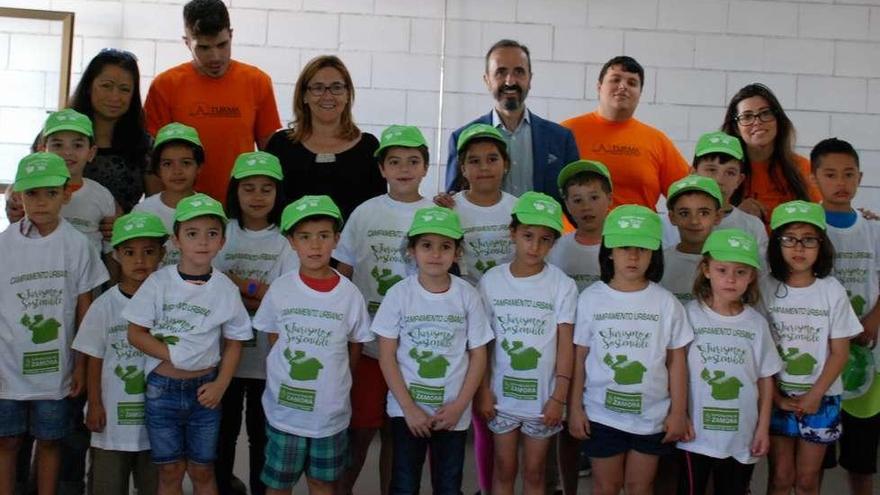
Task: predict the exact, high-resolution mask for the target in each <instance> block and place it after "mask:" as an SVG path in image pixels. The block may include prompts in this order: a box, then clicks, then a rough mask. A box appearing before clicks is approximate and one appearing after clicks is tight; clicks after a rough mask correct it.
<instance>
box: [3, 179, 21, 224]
mask: <svg viewBox="0 0 880 495" xmlns="http://www.w3.org/2000/svg"><path fill="white" fill-rule="evenodd" d="M22 218H24V206H22V204H21V193H17V192H13V191H12V187H11V186H10V187H8V188H7V189H6V219H7V220H9V223H15V222H17V221H19V220H21V219H22Z"/></svg>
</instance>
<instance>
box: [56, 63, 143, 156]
mask: <svg viewBox="0 0 880 495" xmlns="http://www.w3.org/2000/svg"><path fill="white" fill-rule="evenodd" d="M108 65H115V66H116V67H119V68H120V69H122V70H124V71H126V72H128V73H129V74H131V80H132V86H131V104H129V106H128V110H127V111H126V112H125V113H124V114H123V115H122V116H121V117H119V120H117V121H116V124H115V125H114V126H113V141H112V142H111V143H110V146H111V147H112V148H113V150H114V151H115V152H117V153H119V154H120V155H121V156H122V157H123V158H124V159H125V161H126V162H127V163H129V164H139V165H141V166H143V165H144V160H145V157H146V155H147V152H148V151H149V139H148V138H147V132H146V129H145V127H144V109H143V107H142V106H141V75H140V70H139V69H138V63H137V58H136V57H135V56H134V55H133V54H132V53H131V52H127V51H125V50H117V49H116V48H104V49H103V50H101V51H100V52H98V54H97V55H95V56H94V58H92V60H91V61H90V62H89V65H88V66H86V70H85V71H83V74H82V78H80V80H79V83H78V84H77V85H76V89H75V90H74V91H73V95H72V96H71V98H70V108H72V109H74V110H76V111H77V112H79V113H81V114H83V115H85V116H86V117H88V118H89V119H91V120H92V122H94V121H95V108H94V107H93V106H92V84H93V83H94V82H95V79H96V78H97V77H98V75H100V74H101V72H102V71H103V70H104V67H107V66H108Z"/></svg>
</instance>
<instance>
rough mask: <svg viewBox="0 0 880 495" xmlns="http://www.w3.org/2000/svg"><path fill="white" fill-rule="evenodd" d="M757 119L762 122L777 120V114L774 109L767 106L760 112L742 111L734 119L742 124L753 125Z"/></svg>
mask: <svg viewBox="0 0 880 495" xmlns="http://www.w3.org/2000/svg"><path fill="white" fill-rule="evenodd" d="M755 119H757V120H760V121H761V122H772V121H774V120H776V114H775V113H773V110H770V109H769V108H765V109H764V110H761V111H760V112H758V113H751V112H749V113H741V114H739V115H737V116H736V118H735V119H734V120H736V121H737V122H739V124H740V125H752V124H754V123H755Z"/></svg>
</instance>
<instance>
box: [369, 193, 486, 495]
mask: <svg viewBox="0 0 880 495" xmlns="http://www.w3.org/2000/svg"><path fill="white" fill-rule="evenodd" d="M462 236H463V231H462V227H461V224H460V222H459V219H458V215H457V214H456V213H455V212H454V211H452V210H450V209H448V208H441V207H432V208H423V209H420V210H418V211H417V212H416V214H415V216H414V217H413V220H412V226H411V227H410V229H409V232H408V233H407V238H408V242H407V250H408V253H409V255H410V256H411V257H412V258H414V259H415V263H416V265H417V266H418V273H417V274H414V275H410V276H409V277H407V278H405V279H403V280H402V281H400V282H399V283H397V284H396V285H395V286H394V287H392V288H391V290H389V291H388V294H387V295H386V297H385V299H384V300H383V301H382V304H381V305H380V306H379V311H378V312H377V313H376V317H375V318H374V319H373V325H372V331H373V333H375V334H376V335H378V336H379V362H380V364H381V366H382V374H383V375H384V376H385V381H386V382H387V383H388V387H389V389H390V393H389V395H388V416H390V417H391V435H392V439H393V441H394V454H393V463H392V470H391V487H390V491H391V493H418V492H419V489H420V485H421V483H420V481H421V474H422V467H423V464H424V462H425V454H426V453H427V451H428V449H430V451H431V484H432V486H433V488H434V492H435V493H461V482H462V465H463V462H464V457H465V442H466V440H467V429H468V425H469V424H470V422H471V418H470V416H471V410H470V409H471V399H472V398H473V396H474V393H475V392H476V390H477V387H478V386H479V384H480V381H481V380H482V379H483V373H484V372H485V369H486V348H485V345H486V343H487V342H489V341H491V340H492V339H493V337H494V336H493V334H492V330H491V328H490V327H489V321H488V319H487V318H486V310H485V308H484V307H483V304H482V301H481V300H480V297H479V293H478V292H477V290H476V289H474V288H473V286H471V285H470V284H468V283H467V282H465V281H464V280H462V279H460V278H458V277H455V276H452V275H450V274H449V270H450V268H452V265H453V263H454V262H455V260H456V258H458V257H459V255H460V254H461V242H462Z"/></svg>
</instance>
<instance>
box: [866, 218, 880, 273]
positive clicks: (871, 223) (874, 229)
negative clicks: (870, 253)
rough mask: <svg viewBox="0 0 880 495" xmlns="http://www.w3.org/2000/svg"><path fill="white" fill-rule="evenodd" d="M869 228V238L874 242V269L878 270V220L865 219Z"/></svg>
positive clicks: (879, 245) (879, 270)
mask: <svg viewBox="0 0 880 495" xmlns="http://www.w3.org/2000/svg"><path fill="white" fill-rule="evenodd" d="M865 221H866V222H868V227H869V228H870V229H871V238H872V240H873V242H874V269H875V270H876V271H877V272H880V222H878V221H876V220H865Z"/></svg>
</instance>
